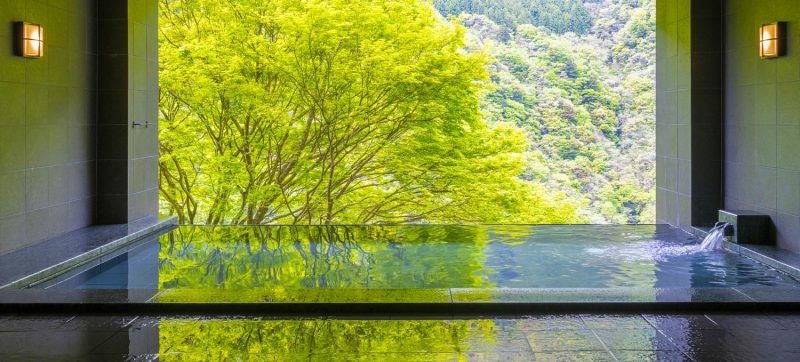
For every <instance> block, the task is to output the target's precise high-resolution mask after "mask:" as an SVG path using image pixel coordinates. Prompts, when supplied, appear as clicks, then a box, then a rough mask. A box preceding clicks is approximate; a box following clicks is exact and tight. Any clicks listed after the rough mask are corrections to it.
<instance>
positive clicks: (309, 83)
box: [159, 0, 579, 224]
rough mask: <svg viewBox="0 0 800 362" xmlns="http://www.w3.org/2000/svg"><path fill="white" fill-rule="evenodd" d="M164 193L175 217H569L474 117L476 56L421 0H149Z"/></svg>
mask: <svg viewBox="0 0 800 362" xmlns="http://www.w3.org/2000/svg"><path fill="white" fill-rule="evenodd" d="M160 10H161V14H160V24H159V25H160V44H161V47H160V77H161V86H162V89H161V99H160V102H161V118H160V121H161V125H162V126H161V128H160V130H161V131H160V132H161V134H160V137H161V144H160V151H161V159H160V174H161V181H162V182H161V195H162V200H163V207H164V209H165V211H167V212H170V213H175V214H177V215H178V216H179V217H180V219H181V221H182V222H184V223H208V224H219V223H231V224H263V223H293V224H298V223H310V224H316V223H322V224H330V223H392V222H574V221H578V220H579V219H578V218H577V217H576V216H575V212H574V209H575V206H574V204H573V203H571V202H560V201H561V200H560V199H561V198H562V197H561V196H560V194H558V193H553V192H548V191H547V190H545V189H544V188H543V187H542V186H540V185H537V184H532V183H530V182H525V181H523V180H521V179H520V178H519V177H518V176H519V175H520V174H521V172H522V170H523V169H524V163H525V158H524V156H523V153H524V151H525V149H526V148H527V147H528V141H527V140H526V138H525V135H524V134H523V133H521V132H520V131H519V130H518V129H516V128H515V127H511V126H509V125H507V124H505V123H492V124H491V125H490V124H488V123H487V122H485V121H484V120H483V118H482V114H481V112H480V109H479V103H480V99H481V95H482V93H483V89H484V88H485V87H486V84H487V74H486V70H485V69H486V56H485V54H483V53H482V52H480V51H478V52H467V51H465V50H464V34H465V29H464V28H463V27H461V26H459V25H458V24H455V23H452V22H449V21H445V20H443V19H441V18H440V17H439V15H438V14H437V13H436V11H435V10H434V9H433V7H432V6H431V5H430V3H427V2H422V1H418V0H394V1H378V0H310V1H300V0H274V1H262V0H239V1H227V0H160Z"/></svg>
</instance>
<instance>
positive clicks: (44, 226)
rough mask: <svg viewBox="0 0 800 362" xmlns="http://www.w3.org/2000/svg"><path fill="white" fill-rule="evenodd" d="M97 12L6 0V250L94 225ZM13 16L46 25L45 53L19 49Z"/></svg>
mask: <svg viewBox="0 0 800 362" xmlns="http://www.w3.org/2000/svg"><path fill="white" fill-rule="evenodd" d="M95 10H96V6H95V2H94V1H91V0H73V1H58V0H49V1H45V0H40V1H35V0H0V253H3V252H7V251H10V250H14V249H17V248H20V247H23V246H26V245H29V244H31V243H34V242H37V241H39V240H42V239H45V238H48V237H52V236H55V235H58V234H61V233H64V232H67V231H70V230H74V229H78V228H81V227H85V226H87V225H90V224H91V223H92V220H93V213H94V202H95V187H94V180H95V177H94V172H95V160H96V152H95V146H94V140H95V136H94V135H95V108H96V103H97V102H96V96H97V90H96V72H95V64H96V46H95V42H94V34H95V30H94V27H95V26H96V24H97V19H96V11H95ZM14 21H29V22H38V23H41V24H42V26H43V27H44V35H45V42H46V45H45V56H44V57H43V58H41V59H25V58H21V57H17V56H15V55H14V54H13V48H12V44H13V25H12V24H13V22H14Z"/></svg>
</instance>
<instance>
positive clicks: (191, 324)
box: [0, 315, 800, 361]
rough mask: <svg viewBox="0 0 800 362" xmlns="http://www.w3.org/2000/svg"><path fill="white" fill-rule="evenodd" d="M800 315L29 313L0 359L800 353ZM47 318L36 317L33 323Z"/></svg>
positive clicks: (8, 330)
mask: <svg viewBox="0 0 800 362" xmlns="http://www.w3.org/2000/svg"><path fill="white" fill-rule="evenodd" d="M104 318H105V319H104ZM796 321H797V319H796V317H792V316H781V317H778V318H774V319H773V318H770V317H769V316H766V315H712V316H704V315H685V316H681V315H661V316H649V315H648V316H640V315H581V316H577V315H565V316H536V317H522V318H518V319H467V320H338V319H291V320H270V319H251V318H238V317H228V318H223V319H206V318H158V317H155V318H154V317H139V318H138V319H136V320H134V321H133V322H132V323H129V324H126V325H125V326H124V327H122V329H121V330H120V329H119V328H120V327H115V323H116V322H115V320H114V319H113V318H112V317H78V318H75V319H72V320H70V321H68V322H66V323H63V322H62V323H60V324H59V325H61V326H60V327H53V328H55V329H47V330H41V329H40V330H38V331H36V332H31V331H18V330H19V329H20V328H24V327H25V322H26V321H25V318H24V317H23V318H17V319H14V320H10V321H7V323H5V324H4V325H0V332H2V333H0V334H3V335H4V338H0V356H2V355H3V353H9V352H10V351H17V353H19V352H20V351H24V352H23V353H26V355H27V356H29V357H33V356H41V357H47V356H61V357H62V358H63V357H64V356H76V357H77V356H82V357H84V358H90V357H94V358H95V359H98V358H101V356H102V357H103V358H102V359H105V360H108V359H119V357H127V358H129V359H153V358H158V359H160V360H185V359H189V360H252V359H256V360H279V361H293V360H326V361H328V360H349V361H350V360H370V361H374V360H381V361H385V360H403V361H417V360H419V361H440V360H441V361H445V360H447V361H455V360H514V361H516V360H526V361H527V360H534V359H536V360H558V361H560V360H614V359H618V360H636V361H648V360H653V361H655V360H677V361H682V360H710V359H713V360H791V357H792V356H794V357H796V356H797V354H798V353H799V352H800V348H799V347H797V345H796V344H795V343H791V341H793V340H796V338H798V337H800V332H798V330H797V329H778V327H784V326H787V324H786V323H789V324H791V323H796ZM42 322H43V320H42V319H35V320H31V323H32V325H33V324H35V325H40V326H41V324H42ZM40 328H41V327H40ZM115 331H116V332H115ZM88 336H95V338H86V337H88ZM23 337H28V339H27V340H25V339H23ZM30 337H36V338H30ZM82 337H83V338H82ZM42 338H48V342H49V343H50V345H51V347H52V348H44V349H43V348H38V349H37V348H28V347H33V346H35V345H36V344H37V343H41V339H42ZM12 342H14V343H13V345H12V344H11V343H12ZM795 359H796V358H795Z"/></svg>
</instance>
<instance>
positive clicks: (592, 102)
mask: <svg viewBox="0 0 800 362" xmlns="http://www.w3.org/2000/svg"><path fill="white" fill-rule="evenodd" d="M434 4H435V6H436V8H437V9H438V10H439V11H440V12H441V13H443V14H444V15H445V16H449V17H451V18H455V19H457V21H459V22H460V23H461V24H463V25H464V26H466V27H467V28H468V29H469V31H468V34H469V38H470V41H469V44H470V46H471V47H473V48H474V49H486V50H487V51H488V52H489V54H490V55H491V58H492V63H491V65H490V72H491V80H492V88H491V90H490V92H489V94H488V95H487V96H486V97H484V98H483V101H482V106H481V108H482V110H483V111H484V117H486V119H487V120H488V121H489V122H490V123H493V122H510V123H513V124H515V125H516V126H517V127H519V128H520V129H522V130H524V132H525V134H526V137H527V138H528V139H529V140H530V141H531V142H530V147H529V149H528V152H527V153H526V160H527V163H526V169H525V172H524V173H523V175H522V176H521V177H522V178H523V179H525V180H528V181H531V182H536V183H541V184H545V185H547V187H548V188H549V189H554V190H559V191H563V192H565V193H566V194H568V195H570V197H571V198H573V199H575V200H578V201H579V202H580V205H582V206H581V207H580V213H581V214H582V215H583V216H584V217H585V218H586V220H588V221H590V222H600V223H652V222H654V220H655V215H654V212H655V211H654V204H655V193H654V188H655V114H654V112H655V4H654V1H652V0H585V1H581V0H522V1H516V0H500V1H495V0H436V1H434Z"/></svg>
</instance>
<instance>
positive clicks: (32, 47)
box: [15, 21, 44, 58]
mask: <svg viewBox="0 0 800 362" xmlns="http://www.w3.org/2000/svg"><path fill="white" fill-rule="evenodd" d="M15 28H16V34H15V36H16V45H17V46H16V53H17V55H19V56H21V57H25V58H41V57H42V55H44V29H42V26H41V25H39V24H31V23H26V22H22V21H20V22H17V23H16V24H15Z"/></svg>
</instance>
